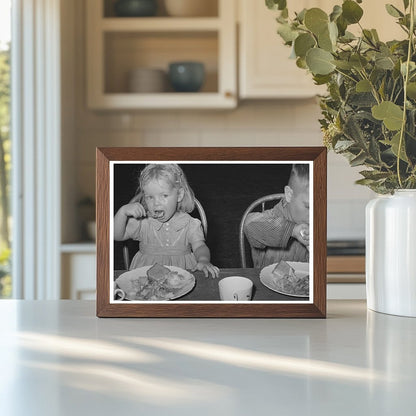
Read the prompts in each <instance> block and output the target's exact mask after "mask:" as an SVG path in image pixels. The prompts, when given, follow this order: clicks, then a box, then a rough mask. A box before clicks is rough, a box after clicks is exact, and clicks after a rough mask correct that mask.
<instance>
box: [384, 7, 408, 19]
mask: <svg viewBox="0 0 416 416" xmlns="http://www.w3.org/2000/svg"><path fill="white" fill-rule="evenodd" d="M386 10H387V13H388V14H389V15H390V16H393V17H403V16H404V14H403V13H402V12H401V11H400V10H399V9H398V8H397V7H394V6H393V5H392V4H386Z"/></svg>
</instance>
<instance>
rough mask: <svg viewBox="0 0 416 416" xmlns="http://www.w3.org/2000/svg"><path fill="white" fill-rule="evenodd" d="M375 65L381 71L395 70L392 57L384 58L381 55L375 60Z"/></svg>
mask: <svg viewBox="0 0 416 416" xmlns="http://www.w3.org/2000/svg"><path fill="white" fill-rule="evenodd" d="M375 65H376V67H377V68H380V69H386V70H392V69H393V68H394V61H393V58H392V57H390V56H382V55H381V54H379V56H377V58H376V60H375Z"/></svg>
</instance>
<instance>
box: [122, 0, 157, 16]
mask: <svg viewBox="0 0 416 416" xmlns="http://www.w3.org/2000/svg"><path fill="white" fill-rule="evenodd" d="M114 12H115V14H116V16H120V17H143V16H154V15H155V14H156V12H157V2H156V0H118V1H117V2H116V3H115V4H114Z"/></svg>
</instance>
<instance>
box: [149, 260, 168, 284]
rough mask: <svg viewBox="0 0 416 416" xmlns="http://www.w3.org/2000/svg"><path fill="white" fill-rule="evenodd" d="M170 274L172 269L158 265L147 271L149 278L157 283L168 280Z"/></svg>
mask: <svg viewBox="0 0 416 416" xmlns="http://www.w3.org/2000/svg"><path fill="white" fill-rule="evenodd" d="M169 273H170V269H168V268H167V267H165V266H162V265H160V264H158V263H156V264H154V265H153V266H152V267H151V268H150V269H149V270H148V271H147V276H148V277H149V279H150V280H153V281H156V282H162V281H163V280H165V279H166V276H167V275H168V274H169Z"/></svg>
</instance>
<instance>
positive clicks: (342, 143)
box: [334, 140, 354, 152]
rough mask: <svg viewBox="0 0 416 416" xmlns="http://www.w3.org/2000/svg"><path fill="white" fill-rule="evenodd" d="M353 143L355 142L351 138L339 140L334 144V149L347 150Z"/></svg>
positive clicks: (336, 150) (337, 150) (338, 150)
mask: <svg viewBox="0 0 416 416" xmlns="http://www.w3.org/2000/svg"><path fill="white" fill-rule="evenodd" d="M353 145H354V142H353V141H351V140H338V141H337V142H336V144H335V146H334V151H335V152H345V151H346V150H348V149H349V148H350V147H351V146H353Z"/></svg>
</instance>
